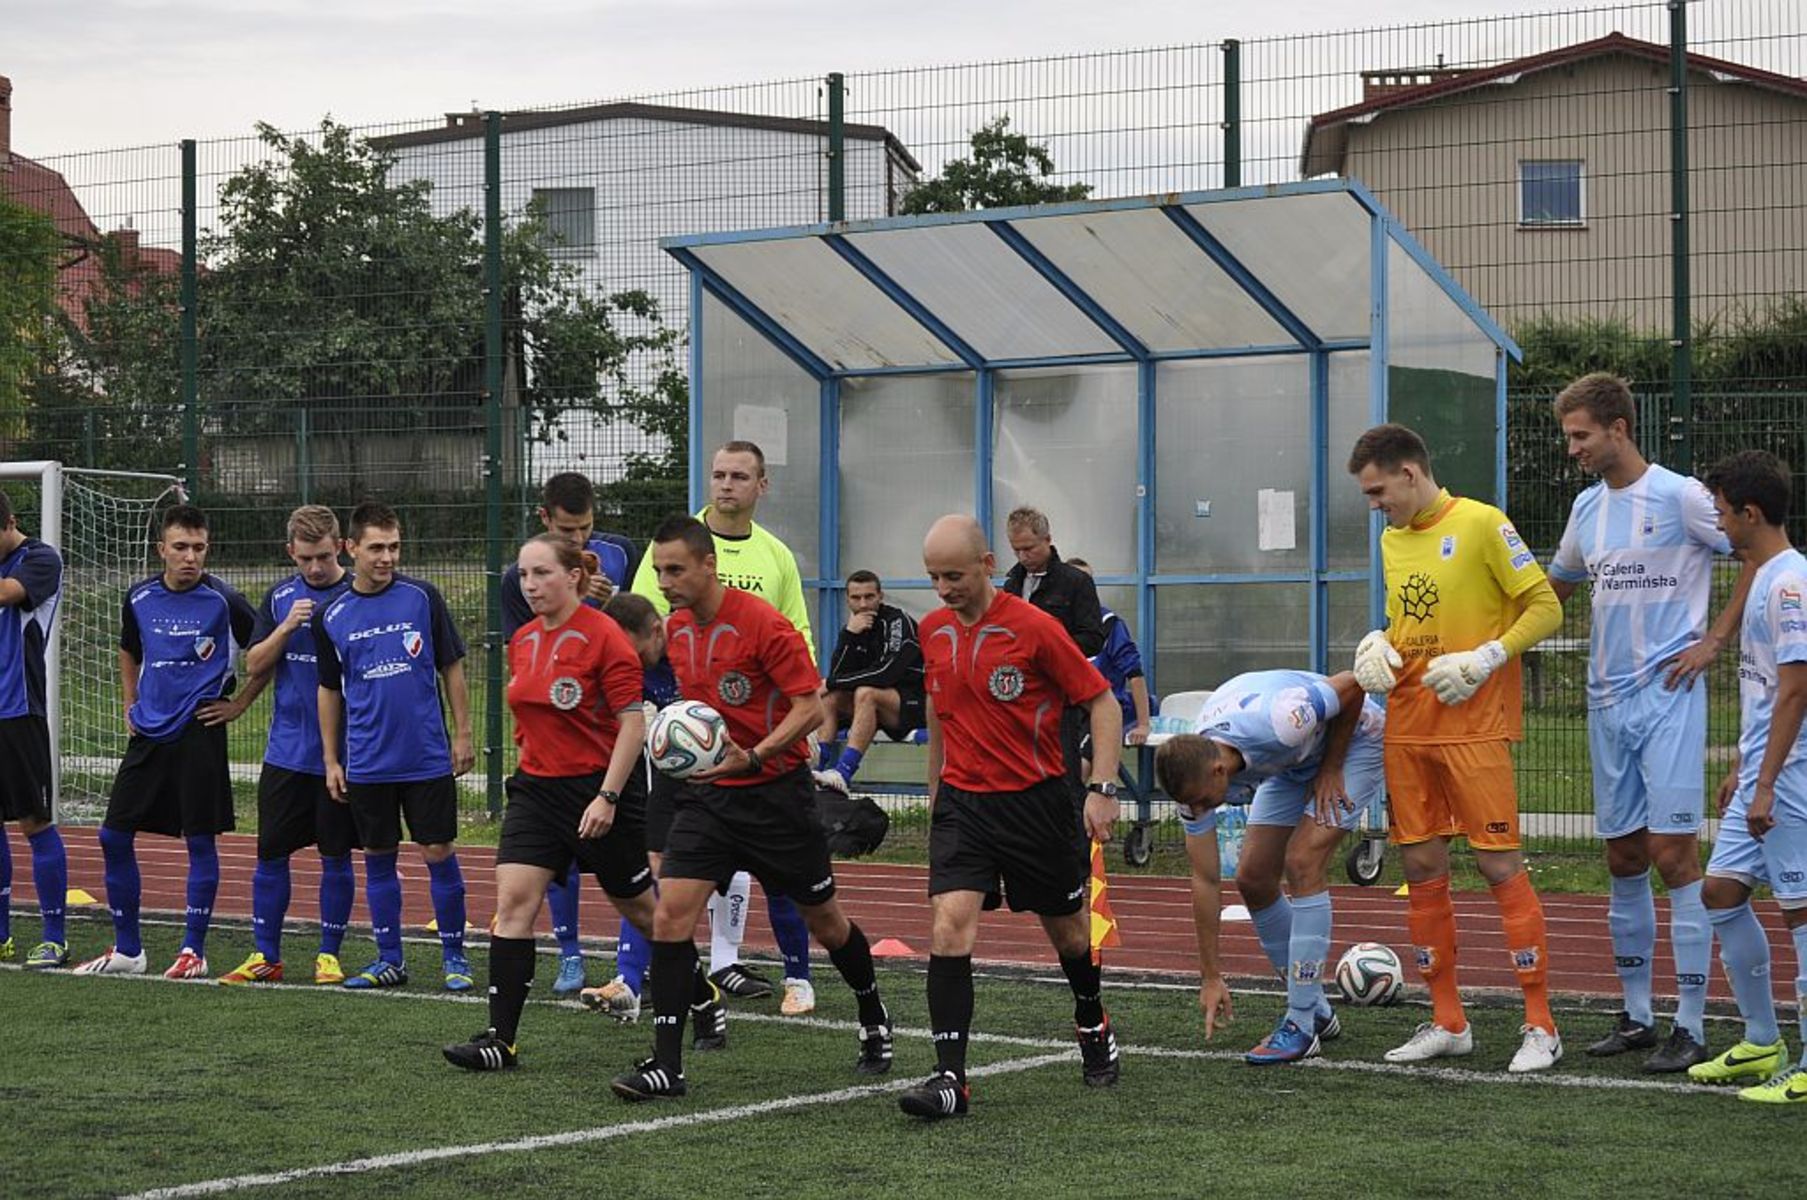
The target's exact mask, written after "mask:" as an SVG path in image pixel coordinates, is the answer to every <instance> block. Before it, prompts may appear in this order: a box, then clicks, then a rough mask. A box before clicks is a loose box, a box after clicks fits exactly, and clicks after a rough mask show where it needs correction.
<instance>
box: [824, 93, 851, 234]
mask: <svg viewBox="0 0 1807 1200" xmlns="http://www.w3.org/2000/svg"><path fill="white" fill-rule="evenodd" d="M828 219H829V220H830V221H845V220H846V219H847V80H846V77H845V76H843V75H842V74H841V73H840V72H839V71H835V72H832V73H831V74H830V75H829V76H828Z"/></svg>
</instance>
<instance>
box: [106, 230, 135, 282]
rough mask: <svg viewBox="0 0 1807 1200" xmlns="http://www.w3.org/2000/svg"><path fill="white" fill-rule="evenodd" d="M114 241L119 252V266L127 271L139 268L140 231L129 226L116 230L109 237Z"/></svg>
mask: <svg viewBox="0 0 1807 1200" xmlns="http://www.w3.org/2000/svg"><path fill="white" fill-rule="evenodd" d="M107 236H108V237H110V238H112V239H113V245H114V246H115V247H116V248H117V249H118V250H119V265H120V266H122V267H124V268H125V269H126V270H127V271H131V270H134V269H136V268H137V266H138V231H137V230H136V229H133V228H132V227H131V226H130V225H127V226H126V227H125V228H124V229H115V230H114V231H113V232H112V233H110V234H108V235H107Z"/></svg>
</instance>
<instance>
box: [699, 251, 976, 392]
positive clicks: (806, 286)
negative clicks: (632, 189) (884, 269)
mask: <svg viewBox="0 0 1807 1200" xmlns="http://www.w3.org/2000/svg"><path fill="white" fill-rule="evenodd" d="M694 253H695V254H696V256H697V257H698V258H699V259H701V260H702V261H703V262H704V263H705V264H706V265H707V266H708V267H709V268H710V269H711V270H713V271H715V273H716V274H718V275H720V276H721V277H722V278H723V279H725V280H727V281H728V282H729V283H730V284H732V285H733V286H734V288H735V289H736V290H737V291H739V292H740V293H741V294H742V295H743V296H745V297H746V298H747V299H748V300H750V301H751V302H752V303H753V304H755V305H757V306H758V307H759V308H760V310H761V311H763V312H764V313H765V314H766V315H767V316H769V317H770V318H772V320H774V321H776V322H777V323H778V324H779V325H780V326H782V327H783V328H784V329H785V330H787V331H788V332H789V333H790V334H791V335H792V336H793V337H795V338H796V339H797V340H798V341H800V342H802V343H803V344H804V345H805V346H808V347H809V348H810V349H811V350H813V351H815V352H816V354H817V355H819V356H820V357H821V358H823V359H824V360H825V361H826V362H827V363H828V364H829V365H830V366H833V367H839V368H846V369H852V370H859V369H862V368H867V367H889V366H925V365H934V364H941V363H957V362H959V361H960V360H959V359H958V358H957V357H956V356H955V355H954V353H953V351H952V350H949V349H948V348H947V347H946V346H945V345H943V344H942V343H941V341H940V340H939V339H938V338H936V337H935V336H934V335H933V334H931V333H930V332H929V331H928V330H926V329H924V328H923V327H922V325H921V324H919V323H918V322H917V320H916V318H914V317H912V316H911V315H910V314H909V313H907V312H905V311H904V310H903V309H902V308H899V307H898V305H897V304H896V302H895V301H893V300H892V299H891V298H890V297H889V296H887V295H885V294H884V293H883V292H881V291H879V290H878V288H876V287H874V286H873V285H872V284H871V283H869V282H868V281H867V280H866V279H865V278H864V277H863V276H861V275H860V274H859V272H857V271H855V270H854V269H853V268H852V267H850V266H848V265H847V263H846V261H845V260H844V259H842V258H841V256H840V255H838V254H836V253H835V252H834V251H833V250H830V249H829V248H828V247H827V246H826V245H824V244H823V243H822V242H821V241H820V240H819V239H817V238H783V239H780V240H776V241H769V242H733V243H729V244H726V245H718V246H697V247H695V249H694Z"/></svg>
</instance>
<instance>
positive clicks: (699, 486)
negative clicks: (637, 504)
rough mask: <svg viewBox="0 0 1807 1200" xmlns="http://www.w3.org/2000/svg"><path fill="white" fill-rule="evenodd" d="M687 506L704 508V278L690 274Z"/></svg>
mask: <svg viewBox="0 0 1807 1200" xmlns="http://www.w3.org/2000/svg"><path fill="white" fill-rule="evenodd" d="M689 357H690V450H689V454H690V458H689V462H690V479H689V483H688V490H689V492H690V507H688V508H686V509H685V510H684V511H685V512H698V511H700V510H701V509H702V507H703V277H702V276H701V275H700V274H698V273H697V272H695V271H692V272H691V273H690V356H689Z"/></svg>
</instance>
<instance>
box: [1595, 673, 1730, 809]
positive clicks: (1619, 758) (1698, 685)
mask: <svg viewBox="0 0 1807 1200" xmlns="http://www.w3.org/2000/svg"><path fill="white" fill-rule="evenodd" d="M1587 748H1588V755H1589V757H1591V758H1592V759H1593V764H1594V832H1595V833H1596V834H1597V835H1598V836H1600V837H1602V838H1617V837H1624V836H1625V835H1627V834H1631V833H1636V832H1637V831H1638V830H1640V829H1648V830H1649V831H1650V832H1651V833H1663V834H1690V833H1695V834H1697V833H1699V832H1700V825H1701V816H1702V813H1703V812H1704V810H1705V808H1706V778H1705V773H1706V759H1707V689H1706V685H1705V684H1704V683H1702V682H1700V681H1698V680H1697V681H1696V682H1695V683H1694V686H1692V687H1689V688H1678V689H1676V690H1675V691H1673V692H1671V691H1668V690H1667V689H1665V688H1664V687H1663V684H1662V678H1661V676H1660V675H1659V676H1658V677H1657V678H1656V679H1654V680H1652V681H1651V682H1650V683H1648V684H1646V685H1644V686H1643V687H1642V688H1640V689H1638V690H1637V691H1636V692H1634V693H1632V694H1631V695H1630V696H1627V697H1626V698H1625V699H1623V700H1621V701H1619V702H1618V703H1617V704H1614V705H1610V706H1609V707H1606V708H1595V709H1590V710H1589V711H1588V714H1587Z"/></svg>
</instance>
